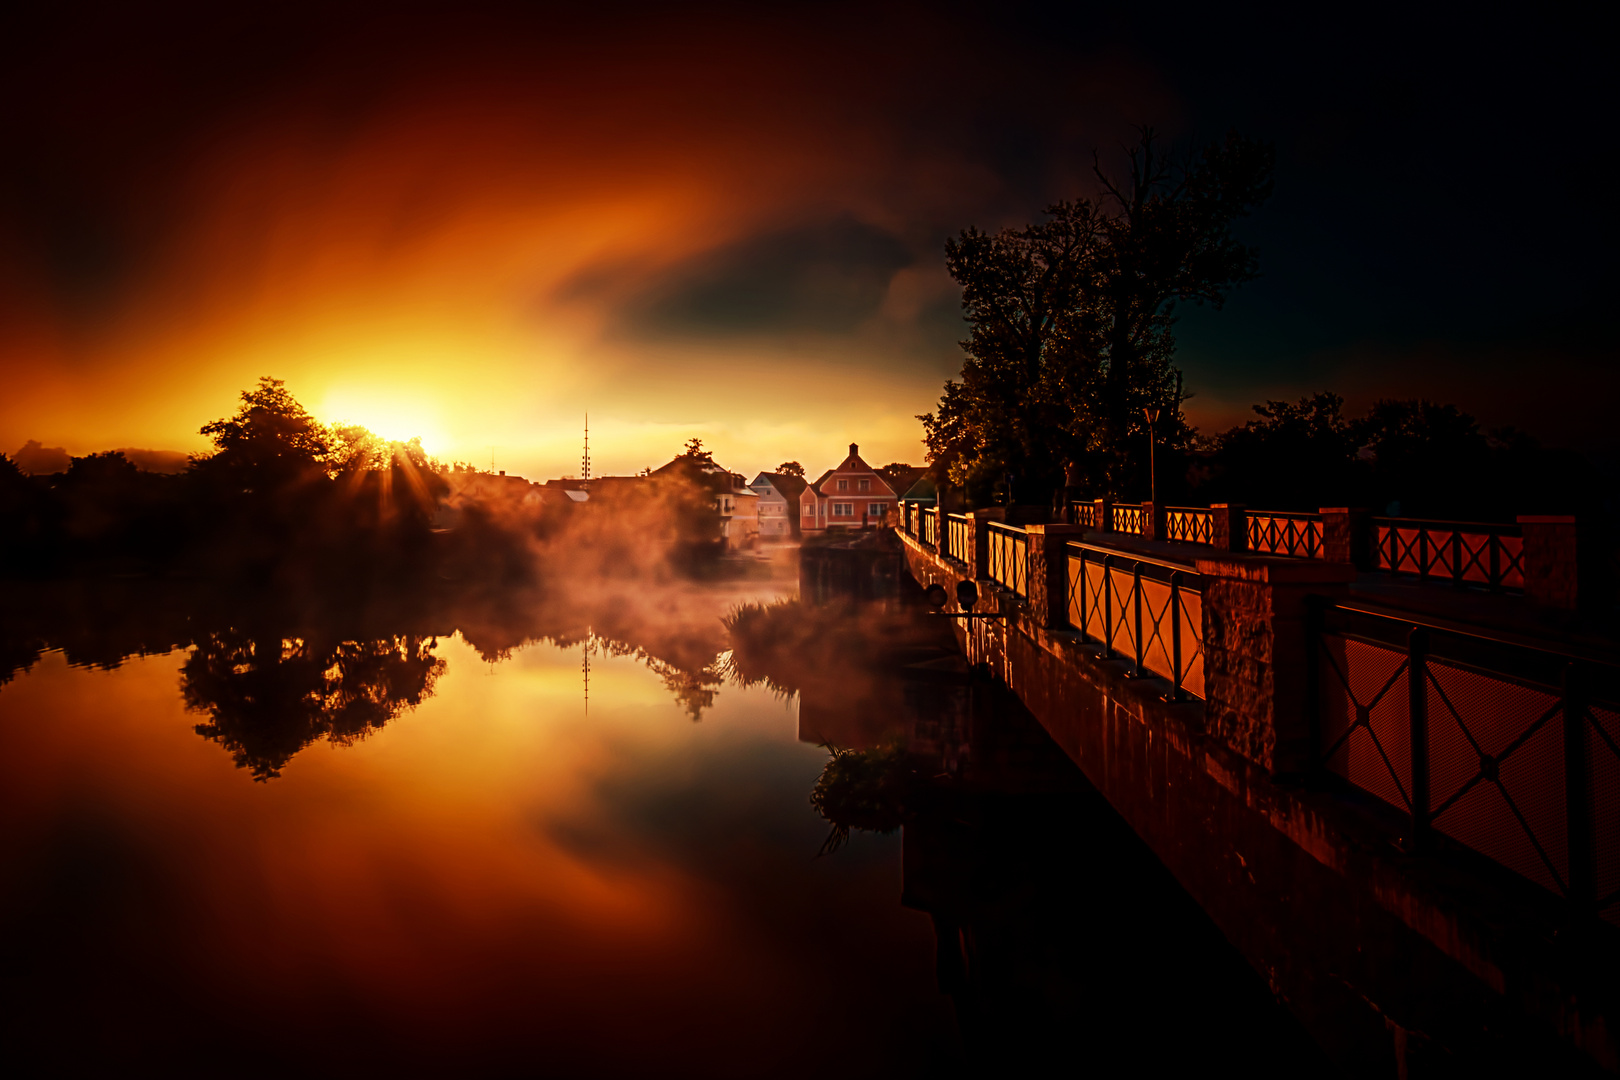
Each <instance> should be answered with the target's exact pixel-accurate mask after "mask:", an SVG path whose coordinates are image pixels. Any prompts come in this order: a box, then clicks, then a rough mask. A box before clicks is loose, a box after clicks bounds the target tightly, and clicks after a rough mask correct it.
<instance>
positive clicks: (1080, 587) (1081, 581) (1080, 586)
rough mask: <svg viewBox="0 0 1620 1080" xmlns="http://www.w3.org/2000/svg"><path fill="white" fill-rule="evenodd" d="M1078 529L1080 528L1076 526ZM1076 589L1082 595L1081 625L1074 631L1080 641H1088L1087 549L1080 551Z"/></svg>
mask: <svg viewBox="0 0 1620 1080" xmlns="http://www.w3.org/2000/svg"><path fill="white" fill-rule="evenodd" d="M1076 528H1079V526H1076ZM1082 531H1084V530H1082ZM1074 588H1075V589H1076V590H1077V591H1078V592H1079V594H1080V625H1078V626H1076V627H1075V628H1074V629H1075V632H1076V633H1078V634H1079V635H1080V640H1081V641H1084V640H1085V639H1086V593H1087V592H1089V591H1090V590H1089V589H1087V587H1086V549H1085V548H1081V549H1080V576H1079V577H1078V578H1076V579H1075V583H1074Z"/></svg>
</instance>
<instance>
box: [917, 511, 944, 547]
mask: <svg viewBox="0 0 1620 1080" xmlns="http://www.w3.org/2000/svg"><path fill="white" fill-rule="evenodd" d="M917 539H919V540H921V541H922V542H923V543H925V544H927V545H928V546H929V547H931V548H934V549H935V550H936V551H937V550H938V549H939V508H938V507H933V506H931V507H928V508H927V509H925V510H923V512H922V533H921V535H919V536H918V537H917Z"/></svg>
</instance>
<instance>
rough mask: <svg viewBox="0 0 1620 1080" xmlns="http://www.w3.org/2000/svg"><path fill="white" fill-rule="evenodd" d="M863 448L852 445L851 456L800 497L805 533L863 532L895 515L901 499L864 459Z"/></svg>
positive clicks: (828, 471) (801, 528) (850, 448)
mask: <svg viewBox="0 0 1620 1080" xmlns="http://www.w3.org/2000/svg"><path fill="white" fill-rule="evenodd" d="M860 449H861V448H860V446H859V445H858V444H856V443H850V444H849V456H848V457H847V458H845V459H844V460H843V462H842V464H840V465H839V466H838V467H837V468H836V469H828V470H827V471H826V472H824V473H822V474H821V477H820V478H819V479H818V480H816V482H815V483H813V484H810V485H809V486H807V487H806V488H805V489H804V491H803V493H802V494H800V495H799V528H800V530H801V531H802V532H805V533H811V532H825V531H827V530H828V529H864V528H871V527H873V526H878V525H882V524H883V523H884V522H885V520H887V518H888V516H889V515H890V514H893V513H894V512H895V508H896V505H897V503H898V501H899V500H898V499H897V497H896V495H895V491H894V489H893V488H892V487H890V486H889V483H888V481H887V480H885V479H884V478H883V477H882V476H881V475H879V473H878V472H877V470H875V469H873V468H872V466H870V465H868V464H867V463H866V462H864V461H862V460H861V454H860Z"/></svg>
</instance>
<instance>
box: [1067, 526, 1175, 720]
mask: <svg viewBox="0 0 1620 1080" xmlns="http://www.w3.org/2000/svg"><path fill="white" fill-rule="evenodd" d="M1068 562H1069V567H1068V572H1069V574H1068V576H1069V598H1068V609H1069V625H1070V626H1071V627H1072V628H1073V629H1074V630H1076V631H1077V632H1079V634H1080V635H1081V637H1083V638H1085V639H1087V640H1089V641H1094V642H1097V643H1098V644H1100V645H1101V646H1102V654H1103V656H1104V657H1107V658H1117V659H1124V660H1128V661H1130V663H1131V668H1132V671H1133V672H1134V673H1135V674H1137V675H1142V674H1145V673H1148V672H1151V673H1152V674H1155V675H1159V676H1161V677H1163V678H1165V679H1168V680H1169V681H1170V684H1171V687H1172V690H1171V697H1172V698H1175V699H1177V700H1180V699H1182V698H1184V697H1187V696H1189V695H1190V696H1192V697H1196V698H1202V697H1203V696H1204V596H1203V578H1202V577H1201V576H1200V575H1199V574H1198V573H1196V572H1195V571H1192V570H1189V569H1187V568H1186V567H1184V566H1178V565H1176V564H1175V563H1172V562H1165V561H1162V560H1159V559H1153V558H1149V557H1147V556H1142V555H1134V554H1124V553H1121V552H1117V551H1111V550H1110V549H1108V548H1105V547H1099V546H1097V545H1095V544H1087V543H1080V542H1076V541H1071V542H1070V543H1069V545H1068Z"/></svg>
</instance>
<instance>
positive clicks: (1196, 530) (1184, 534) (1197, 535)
mask: <svg viewBox="0 0 1620 1080" xmlns="http://www.w3.org/2000/svg"><path fill="white" fill-rule="evenodd" d="M1164 539H1166V540H1173V541H1178V542H1180V543H1183V544H1213V543H1214V542H1215V511H1213V510H1209V509H1206V508H1203V507H1198V506H1167V507H1165V508H1164Z"/></svg>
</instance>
